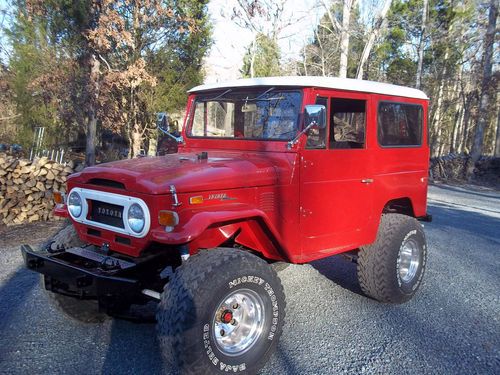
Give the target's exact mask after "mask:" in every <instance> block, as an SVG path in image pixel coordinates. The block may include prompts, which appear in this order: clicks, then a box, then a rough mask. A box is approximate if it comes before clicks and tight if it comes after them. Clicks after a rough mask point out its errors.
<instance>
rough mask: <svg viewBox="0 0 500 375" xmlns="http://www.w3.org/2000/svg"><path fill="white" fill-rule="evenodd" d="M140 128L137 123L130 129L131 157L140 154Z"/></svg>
mask: <svg viewBox="0 0 500 375" xmlns="http://www.w3.org/2000/svg"><path fill="white" fill-rule="evenodd" d="M141 141H142V137H141V130H140V129H139V125H137V124H136V125H134V127H133V129H132V157H137V156H139V155H140V154H141V143H142V142H141Z"/></svg>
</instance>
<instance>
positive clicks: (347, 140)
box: [330, 98, 366, 149]
mask: <svg viewBox="0 0 500 375" xmlns="http://www.w3.org/2000/svg"><path fill="white" fill-rule="evenodd" d="M330 126H331V128H330V148H331V149H342V148H365V130H366V101H365V100H356V99H340V98H332V105H331V113H330Z"/></svg>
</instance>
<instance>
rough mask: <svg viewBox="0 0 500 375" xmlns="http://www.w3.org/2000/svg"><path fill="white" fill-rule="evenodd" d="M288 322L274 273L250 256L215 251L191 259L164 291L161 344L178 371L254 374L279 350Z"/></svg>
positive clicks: (160, 320) (163, 351)
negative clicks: (278, 343)
mask: <svg viewBox="0 0 500 375" xmlns="http://www.w3.org/2000/svg"><path fill="white" fill-rule="evenodd" d="M284 317H285V296H284V293H283V288H282V286H281V282H280V280H279V278H278V276H277V275H276V272H275V271H274V270H273V269H272V267H270V266H269V265H268V264H267V263H266V262H265V261H263V260H262V259H260V258H258V257H256V256H255V255H252V254H249V253H247V252H243V251H240V250H236V249H214V250H209V251H202V252H200V253H199V254H197V255H194V256H192V257H191V258H189V259H188V260H187V261H186V262H185V263H184V264H183V265H182V266H181V267H179V268H178V269H177V270H176V272H175V274H174V276H173V278H172V280H171V281H170V282H169V284H167V286H166V287H165V290H164V292H163V294H162V297H161V302H160V304H159V306H158V312H157V321H158V326H157V330H158V338H159V341H160V345H161V349H162V354H163V357H164V358H165V360H166V361H167V362H170V363H171V364H172V365H173V367H174V369H173V370H177V371H181V372H182V373H187V374H220V373H227V372H231V373H241V372H243V373H249V374H254V373H256V372H257V371H258V370H259V369H260V368H261V367H262V366H263V365H264V364H265V363H266V361H267V359H268V358H269V356H270V355H271V354H272V352H273V351H274V350H275V348H276V345H277V342H278V339H279V337H280V336H281V332H282V327H283V322H284Z"/></svg>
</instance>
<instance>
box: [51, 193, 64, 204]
mask: <svg viewBox="0 0 500 375" xmlns="http://www.w3.org/2000/svg"><path fill="white" fill-rule="evenodd" d="M53 196H54V202H55V203H56V204H64V197H63V195H62V193H60V192H58V191H54V193H53Z"/></svg>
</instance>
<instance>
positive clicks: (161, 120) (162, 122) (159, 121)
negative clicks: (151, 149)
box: [156, 112, 168, 131]
mask: <svg viewBox="0 0 500 375" xmlns="http://www.w3.org/2000/svg"><path fill="white" fill-rule="evenodd" d="M156 126H158V128H159V129H160V130H163V131H168V116H167V113H166V112H158V113H157V114H156Z"/></svg>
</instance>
